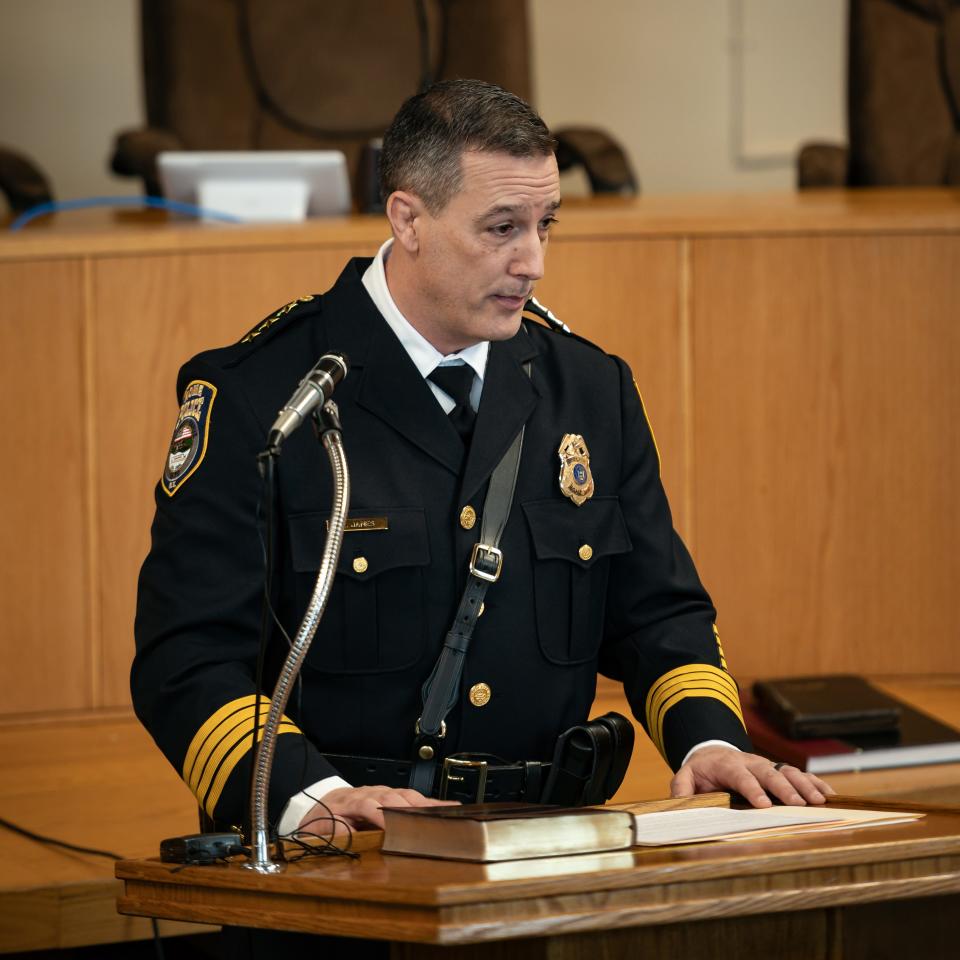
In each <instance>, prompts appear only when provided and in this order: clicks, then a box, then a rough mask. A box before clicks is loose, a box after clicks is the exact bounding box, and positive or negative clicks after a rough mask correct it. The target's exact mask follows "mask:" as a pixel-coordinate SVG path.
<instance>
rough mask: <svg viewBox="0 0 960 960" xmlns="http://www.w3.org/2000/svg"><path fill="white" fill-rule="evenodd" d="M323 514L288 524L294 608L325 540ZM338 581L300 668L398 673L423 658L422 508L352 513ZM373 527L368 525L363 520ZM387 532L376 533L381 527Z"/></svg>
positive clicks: (312, 578) (306, 592) (426, 558)
mask: <svg viewBox="0 0 960 960" xmlns="http://www.w3.org/2000/svg"><path fill="white" fill-rule="evenodd" d="M328 516H329V515H328V514H320V513H309V514H299V515H295V516H291V517H290V519H289V530H290V548H291V554H292V560H293V569H294V572H295V574H296V595H297V604H298V606H299V607H300V609H302V610H305V609H306V606H307V603H308V602H309V599H310V596H311V593H312V591H313V586H314V583H315V582H316V576H317V570H318V569H319V567H320V560H321V557H322V555H323V546H324V543H325V541H326V521H327V518H328ZM350 520H351V521H353V523H352V524H348V526H351V525H352V526H353V527H354V529H348V531H347V532H346V533H345V534H344V537H343V547H342V548H341V551H340V560H339V562H338V564H337V575H336V577H335V578H334V582H333V589H332V590H331V592H330V599H329V601H328V603H327V609H326V611H325V612H324V615H323V619H322V621H321V622H320V627H319V629H318V631H317V635H316V637H315V638H314V641H313V644H312V645H311V647H310V652H309V653H308V654H307V660H306V663H307V664H308V665H309V666H310V667H311V668H312V669H314V670H320V671H323V672H327V673H385V672H389V671H391V670H402V669H404V668H405V667H409V666H410V665H411V664H413V663H415V662H416V661H417V660H418V659H419V658H420V656H421V655H422V653H423V650H424V645H425V635H426V619H425V605H424V575H425V568H426V567H427V565H428V564H429V563H430V547H429V543H428V539H427V525H426V518H425V517H424V512H423V508H421V507H407V508H397V507H392V508H390V509H389V510H378V509H376V508H364V509H362V510H352V511H351V512H350ZM371 520H373V521H375V524H370V525H368V526H365V525H366V524H369V521H371ZM384 520H385V526H386V529H377V528H376V526H381V527H382V526H383V523H382V522H381V521H384Z"/></svg>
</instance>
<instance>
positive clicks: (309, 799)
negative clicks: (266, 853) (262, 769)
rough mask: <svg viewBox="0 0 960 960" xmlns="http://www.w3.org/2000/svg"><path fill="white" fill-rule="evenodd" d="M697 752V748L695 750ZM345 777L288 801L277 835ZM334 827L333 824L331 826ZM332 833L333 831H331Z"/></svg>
mask: <svg viewBox="0 0 960 960" xmlns="http://www.w3.org/2000/svg"><path fill="white" fill-rule="evenodd" d="M693 749H694V750H696V747H694V748H693ZM350 786H352V784H349V783H347V781H346V780H344V779H343V777H337V776H333V777H324V778H323V779H322V780H318V781H317V782H316V783H313V784H311V785H310V786H309V787H307V789H306V790H301V791H300V793H298V794H297V795H296V796H294V797H291V798H290V799H289V800H288V801H287V805H286V806H285V807H284V808H283V813H282V814H281V815H280V823H279V824H278V825H277V833H279V834H280V836H281V837H286V836H288V835H289V834H291V833H294V832H296V830H297V828H298V827H299V826H300V821H301V820H303V818H304V817H305V816H306V815H307V814H308V813H309V812H310V811H311V809H312V808H313V807H314V806H316V803H317V801H318V800H322V799H323V798H324V797H325V796H326V795H327V794H328V793H329V792H330V791H331V790H338V789H339V788H340V787H350ZM316 826H317V828H318V830H317V832H318V833H324V832H326V831H324V830H323V829H322V827H323V825H322V824H320V823H318V824H316ZM331 827H332V824H331ZM330 832H332V829H331V831H330Z"/></svg>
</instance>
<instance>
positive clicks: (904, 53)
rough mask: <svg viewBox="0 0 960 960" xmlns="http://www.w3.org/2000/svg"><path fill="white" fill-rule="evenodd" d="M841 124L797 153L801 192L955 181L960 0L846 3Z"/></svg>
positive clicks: (959, 143) (959, 179)
mask: <svg viewBox="0 0 960 960" xmlns="http://www.w3.org/2000/svg"><path fill="white" fill-rule="evenodd" d="M847 125H848V129H849V136H850V143H849V146H841V145H838V144H824V143H812V144H807V145H805V146H804V147H803V148H802V149H801V150H800V153H799V155H798V158H797V182H798V185H799V186H800V187H801V188H803V187H826V186H831V187H832V186H942V185H952V186H956V185H960V0H851V2H850V31H849V64H848V81H847Z"/></svg>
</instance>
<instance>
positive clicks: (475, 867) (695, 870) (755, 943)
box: [117, 803, 960, 960]
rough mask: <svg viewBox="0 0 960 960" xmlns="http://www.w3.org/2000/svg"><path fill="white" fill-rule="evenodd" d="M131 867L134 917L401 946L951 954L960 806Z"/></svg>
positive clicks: (546, 954) (463, 955)
mask: <svg viewBox="0 0 960 960" xmlns="http://www.w3.org/2000/svg"><path fill="white" fill-rule="evenodd" d="M881 805H882V804H880V803H877V806H881ZM117 875H118V876H119V877H120V878H122V879H123V880H124V884H125V893H124V896H123V897H121V898H120V901H119V909H120V910H121V911H122V912H124V913H133V914H140V915H146V916H158V917H168V918H174V919H178V920H196V921H205V922H208V923H219V922H222V923H232V924H242V925H247V926H257V927H264V928H270V929H284V930H297V931H303V932H310V933H338V934H341V935H347V936H354V937H364V938H372V939H381V940H390V941H394V945H393V947H392V956H393V957H394V958H397V960H400V958H409V960H414V958H422V957H441V956H442V957H444V958H449V960H467V958H477V960H479V958H481V957H484V958H486V957H489V956H491V955H492V956H494V957H496V958H498V960H507V958H514V957H516V958H521V957H522V958H543V960H547V958H550V960H561V958H563V960H574V958H577V960H580V958H582V960H593V958H596V957H603V958H604V960H619V958H623V960H626V958H637V957H639V958H645V957H650V958H652V957H662V956H676V957H690V956H697V957H711V958H734V957H736V958H738V960H741V958H743V957H758V956H765V955H769V956H772V957H777V958H778V960H790V958H797V960H799V958H804V960H810V958H812V957H823V958H827V957H830V958H831V960H839V958H844V960H852V958H863V960H866V958H868V957H869V958H875V957H876V956H878V951H879V955H881V956H891V957H892V956H894V955H899V954H900V953H903V954H905V955H906V954H907V953H908V951H909V952H910V953H912V954H914V955H918V956H924V957H927V958H938V957H942V958H946V957H954V956H956V949H957V944H956V942H955V934H956V933H957V923H956V919H955V918H956V910H957V909H958V908H960V808H940V809H939V810H935V809H934V808H931V812H930V813H928V815H927V816H926V817H925V818H923V819H922V820H919V821H915V822H913V823H908V824H902V825H894V826H887V827H874V828H869V829H861V830H846V831H837V832H829V833H821V834H818V835H808V836H805V837H803V838H783V839H780V840H764V841H760V840H755V841H752V842H737V843H733V842H731V843H707V844H697V845H692V846H687V847H672V848H670V847H666V848H659V849H657V848H651V849H647V850H644V849H636V850H631V851H620V852H613V853H605V854H597V855H582V856H576V857H557V858H544V859H539V860H528V861H515V862H509V863H498V864H473V863H457V862H453V861H439V860H427V859H421V858H413V857H402V856H390V855H383V854H381V853H380V851H379V850H377V849H370V850H366V851H364V852H362V853H361V854H360V856H359V858H358V859H356V860H349V859H346V858H340V857H336V858H324V859H321V860H318V861H311V860H307V861H301V862H299V863H294V864H290V865H289V866H288V867H287V870H286V872H284V873H281V874H276V875H272V876H261V875H259V874H256V873H253V872H252V871H249V870H245V869H243V868H242V867H241V866H240V864H239V863H236V862H234V863H230V864H229V865H222V866H211V867H181V868H179V869H178V868H177V867H176V866H174V865H172V864H163V863H160V862H159V861H158V860H138V861H126V862H123V863H120V864H118V865H117ZM891 951H893V952H891Z"/></svg>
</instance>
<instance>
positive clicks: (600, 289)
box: [536, 214, 690, 537]
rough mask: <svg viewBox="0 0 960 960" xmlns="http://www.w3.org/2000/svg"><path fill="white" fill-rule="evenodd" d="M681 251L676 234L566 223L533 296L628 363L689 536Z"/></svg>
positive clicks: (679, 524)
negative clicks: (605, 234) (586, 229)
mask: <svg viewBox="0 0 960 960" xmlns="http://www.w3.org/2000/svg"><path fill="white" fill-rule="evenodd" d="M561 221H562V214H561ZM681 250H682V242H681V241H679V240H676V239H658V240H650V239H638V238H627V239H617V240H600V239H595V238H580V237H574V238H570V239H567V238H564V237H563V234H562V226H561V227H560V228H559V229H558V233H557V237H556V239H554V240H551V243H550V249H549V251H548V253H547V261H546V275H545V276H544V279H543V280H542V281H541V282H540V283H539V284H538V285H537V292H536V295H537V299H538V300H540V302H541V303H543V304H545V305H547V306H549V307H550V308H551V310H553V312H554V313H555V314H556V315H557V316H558V317H559V318H560V319H561V320H563V321H564V322H565V323H566V324H568V326H569V327H570V328H571V329H572V330H573V331H574V332H575V333H578V334H580V335H581V336H583V337H586V338H587V339H589V340H592V341H594V342H595V343H597V344H598V345H599V346H601V347H602V348H603V349H604V350H606V351H607V352H608V353H614V354H617V355H618V356H620V357H622V358H623V359H624V360H626V361H627V363H628V364H629V365H630V367H631V369H632V371H633V374H634V376H635V377H636V380H637V383H638V384H639V387H640V390H641V392H642V395H643V400H644V405H645V407H646V410H647V416H648V417H649V419H650V422H651V424H652V426H653V430H654V433H655V436H656V439H657V445H658V447H659V450H660V455H661V457H662V461H663V463H662V470H663V473H662V475H663V481H664V486H665V487H666V489H667V495H668V496H669V497H670V505H671V508H672V509H673V514H674V524H675V525H676V526H677V528H678V529H679V530H680V531H681V533H682V534H683V535H684V537H687V536H688V535H689V534H690V530H689V529H688V526H687V524H686V522H685V509H684V507H685V501H686V495H685V494H686V490H685V481H684V477H685V471H686V466H685V460H686V456H685V423H684V421H685V391H684V386H683V385H684V369H683V356H684V353H683V347H682V344H683V337H684V332H683V320H684V318H683V315H682V311H681V307H682V297H681V279H682V263H681ZM558 439H559V438H558ZM585 439H586V441H587V445H588V446H589V444H590V438H589V437H586V438H585Z"/></svg>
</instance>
